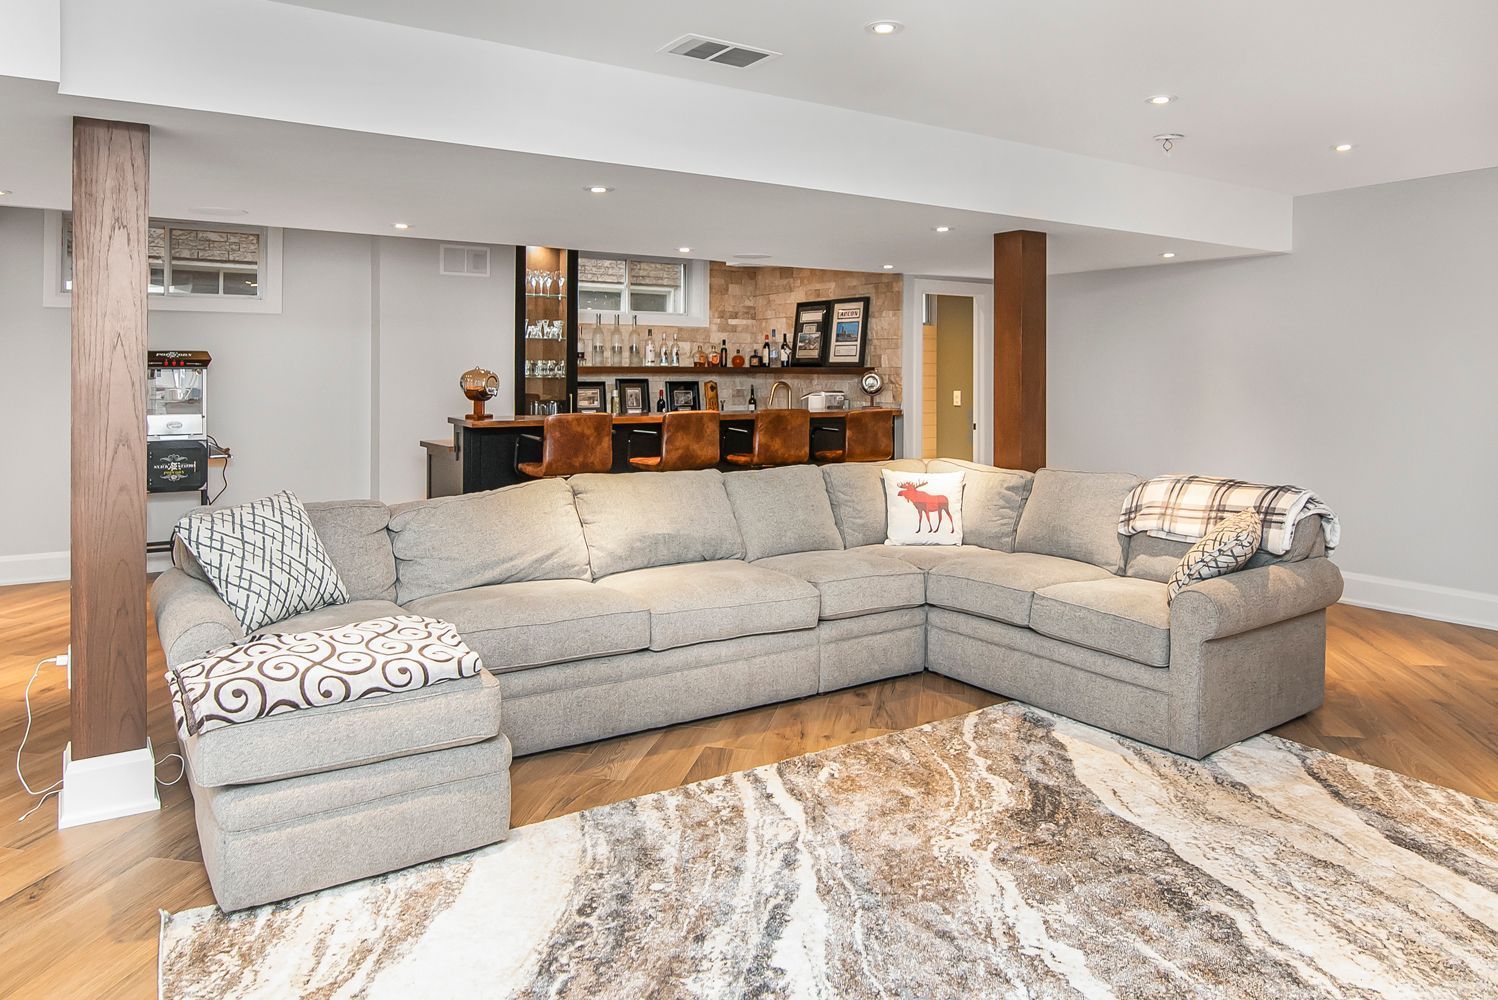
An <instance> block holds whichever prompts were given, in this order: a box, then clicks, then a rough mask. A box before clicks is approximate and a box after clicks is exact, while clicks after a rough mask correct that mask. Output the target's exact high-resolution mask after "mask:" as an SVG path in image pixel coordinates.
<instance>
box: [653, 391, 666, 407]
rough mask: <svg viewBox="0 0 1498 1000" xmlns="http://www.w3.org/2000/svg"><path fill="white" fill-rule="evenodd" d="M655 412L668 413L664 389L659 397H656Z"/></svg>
mask: <svg viewBox="0 0 1498 1000" xmlns="http://www.w3.org/2000/svg"><path fill="white" fill-rule="evenodd" d="M655 412H656V413H665V412H666V390H665V389H662V390H661V392H660V395H659V396H656V397H655Z"/></svg>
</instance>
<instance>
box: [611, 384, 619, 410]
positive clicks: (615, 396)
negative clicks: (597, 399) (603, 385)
mask: <svg viewBox="0 0 1498 1000" xmlns="http://www.w3.org/2000/svg"><path fill="white" fill-rule="evenodd" d="M609 412H610V413H612V414H613V415H614V416H616V417H617V416H618V415H619V390H618V388H617V387H616V388H613V389H610V390H609Z"/></svg>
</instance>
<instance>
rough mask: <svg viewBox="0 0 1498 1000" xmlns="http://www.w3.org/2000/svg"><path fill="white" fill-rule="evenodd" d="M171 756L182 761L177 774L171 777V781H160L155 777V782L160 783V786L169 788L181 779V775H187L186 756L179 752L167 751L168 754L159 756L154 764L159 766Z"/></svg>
mask: <svg viewBox="0 0 1498 1000" xmlns="http://www.w3.org/2000/svg"><path fill="white" fill-rule="evenodd" d="M173 757H176V758H177V760H179V761H181V762H182V770H180V771H178V772H177V776H176V777H175V778H173V779H172V780H171V781H162V780H161V779H160V778H157V779H156V784H158V785H160V786H161V787H162V788H171V787H172V786H173V785H175V784H176V783H177V782H179V781H181V780H182V779H183V777H185V776H186V775H187V758H186V757H184V756H182V755H181V754H180V753H169V754H167V755H166V756H165V757H163V758H161V759H160V760H158V761H157V762H156V766H157V767H160V766H161V765H162V764H165V763H166V762H167V761H169V760H171V759H172V758H173Z"/></svg>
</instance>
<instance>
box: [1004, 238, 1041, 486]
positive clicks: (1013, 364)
mask: <svg viewBox="0 0 1498 1000" xmlns="http://www.w3.org/2000/svg"><path fill="white" fill-rule="evenodd" d="M993 303H994V310H993V351H994V363H993V383H994V405H993V460H994V464H995V465H998V466H1001V467H1003V468H1006V469H1028V470H1030V471H1032V472H1033V471H1034V470H1036V469H1039V468H1040V467H1041V466H1043V465H1045V405H1046V404H1045V233H1037V232H1031V231H1029V230H1024V229H1020V230H1015V231H1014V232H1009V233H996V234H995V235H994V238H993Z"/></svg>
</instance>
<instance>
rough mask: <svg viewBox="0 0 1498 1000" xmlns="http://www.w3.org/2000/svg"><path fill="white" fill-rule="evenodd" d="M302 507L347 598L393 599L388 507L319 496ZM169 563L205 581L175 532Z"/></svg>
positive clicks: (201, 570) (205, 576) (369, 502)
mask: <svg viewBox="0 0 1498 1000" xmlns="http://www.w3.org/2000/svg"><path fill="white" fill-rule="evenodd" d="M304 506H305V507H306V509H307V517H308V519H309V520H311V522H312V528H313V530H314V531H316V532H317V537H318V538H319V539H321V540H322V545H323V549H324V550H325V551H326V552H327V554H328V559H329V560H331V561H332V563H333V568H334V569H336V570H338V575H339V576H340V577H342V578H343V585H344V586H345V587H347V588H348V595H349V600H351V601H393V600H395V554H394V553H393V552H392V551H391V549H390V535H389V533H388V532H386V530H385V528H386V526H387V525H389V524H390V508H389V507H386V506H385V505H384V504H382V503H380V501H378V500H321V501H317V502H315V503H309V504H304ZM208 509H210V508H207V507H200V508H198V510H208ZM172 562H173V563H174V564H175V565H176V566H177V568H178V569H181V570H182V571H183V572H185V573H186V574H187V575H188V576H190V577H192V578H193V579H195V580H202V581H203V582H204V583H209V580H208V574H207V573H205V572H203V567H202V566H201V565H200V564H199V563H198V560H197V559H195V558H194V557H193V554H192V551H191V550H190V549H188V547H187V546H186V545H185V544H183V542H182V539H181V537H180V536H178V535H177V534H176V533H175V532H174V533H173V534H172Z"/></svg>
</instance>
